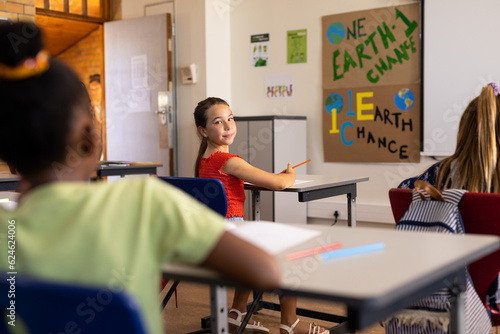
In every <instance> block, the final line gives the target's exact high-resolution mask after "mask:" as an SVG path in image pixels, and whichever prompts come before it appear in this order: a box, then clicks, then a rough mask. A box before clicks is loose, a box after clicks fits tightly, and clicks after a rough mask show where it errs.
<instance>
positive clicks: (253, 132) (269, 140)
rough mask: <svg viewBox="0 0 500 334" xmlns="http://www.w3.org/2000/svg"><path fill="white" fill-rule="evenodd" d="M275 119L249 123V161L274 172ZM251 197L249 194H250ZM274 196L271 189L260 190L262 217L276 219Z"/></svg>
mask: <svg viewBox="0 0 500 334" xmlns="http://www.w3.org/2000/svg"><path fill="white" fill-rule="evenodd" d="M273 142H274V135H273V121H272V120H268V121H251V122H249V124H248V145H249V146H248V147H249V148H248V162H249V163H250V164H251V165H253V166H255V167H257V168H260V169H262V170H265V171H266V172H269V173H273V171H274V159H273ZM248 197H249V196H248ZM273 208H274V196H273V192H271V191H261V192H260V219H261V220H267V221H274V209H273Z"/></svg>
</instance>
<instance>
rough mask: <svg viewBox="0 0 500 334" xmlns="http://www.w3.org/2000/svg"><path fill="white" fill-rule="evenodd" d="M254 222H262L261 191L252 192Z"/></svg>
mask: <svg viewBox="0 0 500 334" xmlns="http://www.w3.org/2000/svg"><path fill="white" fill-rule="evenodd" d="M252 208H253V217H252V220H260V190H252Z"/></svg>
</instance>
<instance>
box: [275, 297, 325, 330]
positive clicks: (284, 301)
mask: <svg viewBox="0 0 500 334" xmlns="http://www.w3.org/2000/svg"><path fill="white" fill-rule="evenodd" d="M280 306H281V324H282V325H286V326H288V327H290V326H292V325H293V324H294V323H295V322H296V321H297V297H293V296H284V295H281V296H280ZM324 331H325V329H324V328H322V327H321V328H320V331H319V332H320V333H323V332H324ZM308 332H309V323H308V322H304V321H299V323H298V324H297V326H296V327H295V328H294V329H293V333H294V334H307V333H308ZM316 333H317V330H316ZM280 334H288V332H287V331H286V330H284V329H280Z"/></svg>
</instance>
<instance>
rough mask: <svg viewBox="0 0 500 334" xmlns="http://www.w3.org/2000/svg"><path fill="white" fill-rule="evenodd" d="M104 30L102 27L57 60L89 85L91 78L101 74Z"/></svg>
mask: <svg viewBox="0 0 500 334" xmlns="http://www.w3.org/2000/svg"><path fill="white" fill-rule="evenodd" d="M102 48H103V29H102V26H101V27H99V28H97V29H96V30H94V31H93V32H91V33H90V34H89V35H87V36H86V37H85V38H83V39H82V40H80V41H79V42H78V43H76V44H75V45H73V46H72V47H70V48H69V49H67V50H66V51H64V52H63V53H61V54H60V55H59V56H57V58H58V59H59V60H61V61H64V62H65V63H66V64H68V65H69V66H70V67H71V68H72V69H73V70H74V71H75V72H76V73H77V74H78V75H79V76H80V79H81V80H82V81H83V82H85V83H88V81H89V76H90V75H92V74H96V73H97V74H100V75H101V77H102V76H103V75H104V73H102V70H103V68H102V64H103V50H102Z"/></svg>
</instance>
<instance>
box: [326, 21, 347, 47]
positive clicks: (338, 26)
mask: <svg viewBox="0 0 500 334" xmlns="http://www.w3.org/2000/svg"><path fill="white" fill-rule="evenodd" d="M326 37H328V40H329V41H330V43H332V44H339V43H340V42H342V41H343V40H344V37H345V27H344V25H343V24H342V23H340V22H333V23H332V24H330V26H329V27H328V31H327V32H326Z"/></svg>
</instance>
